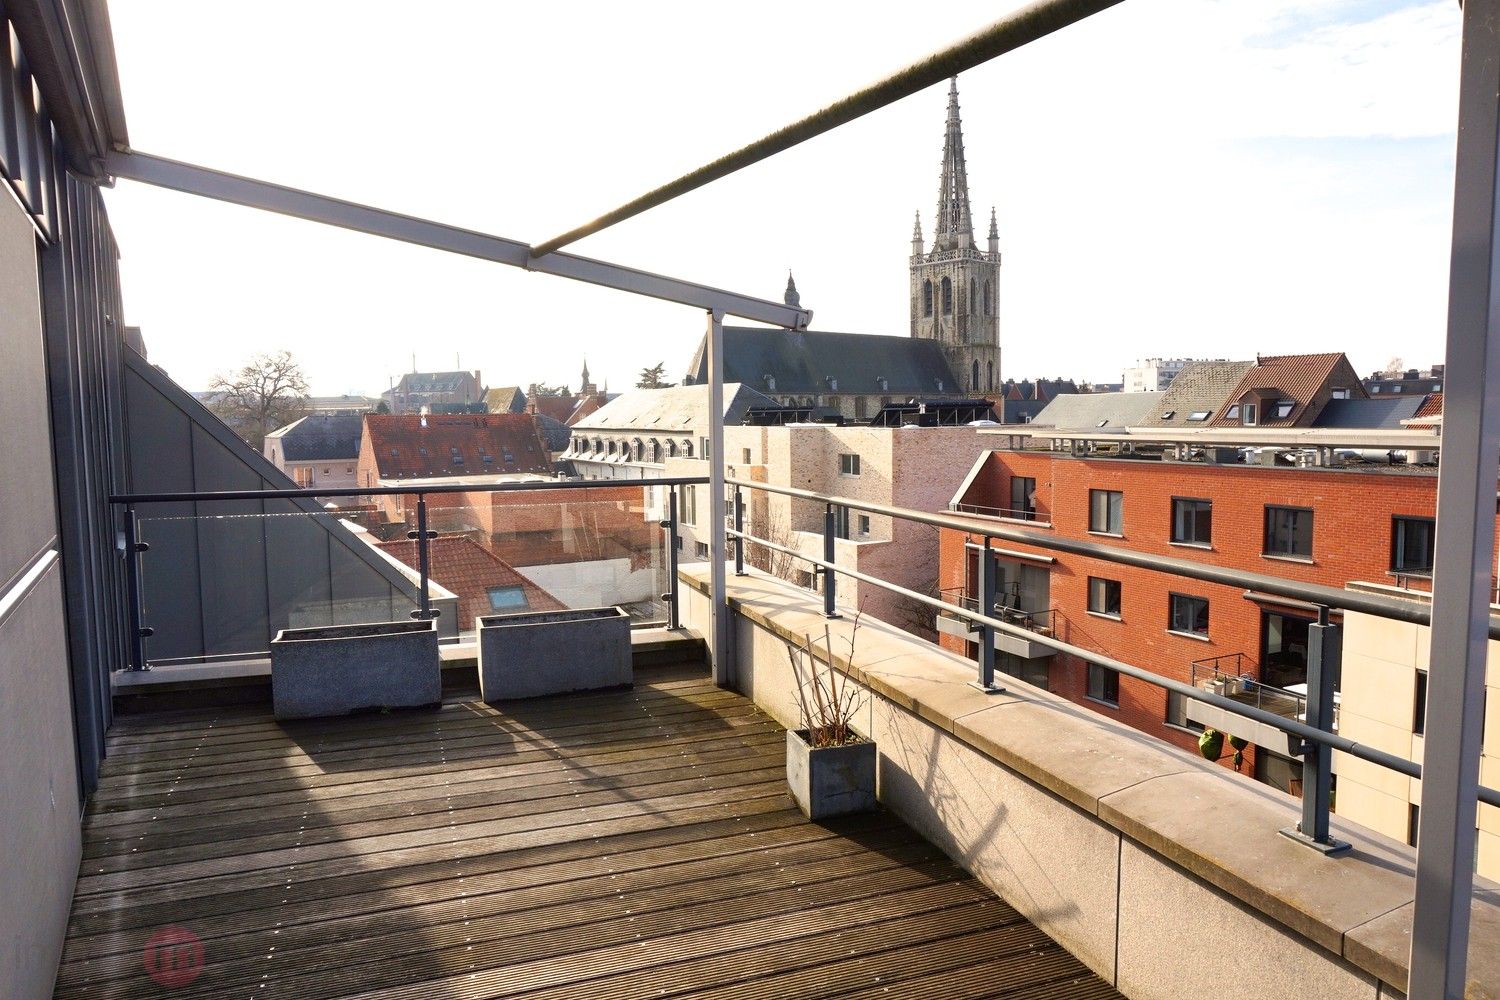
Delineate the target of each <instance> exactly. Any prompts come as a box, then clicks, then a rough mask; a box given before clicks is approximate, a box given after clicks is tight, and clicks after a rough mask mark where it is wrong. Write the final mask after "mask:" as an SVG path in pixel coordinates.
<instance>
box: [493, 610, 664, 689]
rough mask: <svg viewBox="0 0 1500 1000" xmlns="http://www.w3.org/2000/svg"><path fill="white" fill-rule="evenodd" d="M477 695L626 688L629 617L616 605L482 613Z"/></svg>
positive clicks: (630, 676) (629, 676) (629, 681)
mask: <svg viewBox="0 0 1500 1000" xmlns="http://www.w3.org/2000/svg"><path fill="white" fill-rule="evenodd" d="M476 621H477V622H478V626H479V629H478V631H479V693H480V696H481V697H482V698H484V700H485V701H501V700H504V699H508V698H536V697H539V696H541V695H548V694H564V693H566V692H568V691H590V690H594V689H596V688H612V687H629V686H630V685H631V684H632V683H633V682H634V680H635V674H634V671H633V669H632V667H631V661H630V616H629V615H627V614H626V613H625V612H624V611H622V610H621V609H619V608H579V609H574V610H570V611H527V612H522V613H520V614H514V615H484V616H483V617H480V618H478V619H476Z"/></svg>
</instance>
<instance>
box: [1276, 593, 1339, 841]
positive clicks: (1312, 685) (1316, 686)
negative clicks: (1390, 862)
mask: <svg viewBox="0 0 1500 1000" xmlns="http://www.w3.org/2000/svg"><path fill="white" fill-rule="evenodd" d="M1343 651H1344V639H1343V630H1342V629H1341V628H1340V627H1339V626H1337V625H1330V624H1329V623H1328V608H1327V607H1325V606H1319V608H1318V622H1317V624H1316V625H1309V626H1308V627H1307V724H1308V725H1309V726H1312V727H1314V728H1316V729H1321V730H1322V731H1323V732H1325V733H1326V732H1331V731H1332V730H1333V691H1334V682H1335V681H1336V680H1338V675H1339V666H1340V664H1341V663H1342V661H1343ZM1332 784H1333V749H1332V748H1331V747H1328V746H1326V745H1324V744H1322V743H1312V742H1308V743H1304V744H1303V748H1302V819H1301V821H1300V822H1299V823H1298V824H1297V825H1296V826H1295V827H1287V828H1286V829H1285V830H1282V831H1281V832H1282V833H1283V834H1285V835H1286V836H1288V837H1291V838H1292V839H1293V840H1295V841H1297V842H1298V843H1300V844H1306V845H1307V846H1308V847H1311V848H1313V849H1314V850H1318V851H1322V852H1323V853H1324V854H1340V853H1342V852H1344V851H1347V850H1348V849H1349V845H1348V844H1347V843H1345V842H1344V841H1342V840H1335V839H1334V838H1333V837H1331V836H1329V834H1328V813H1329V810H1330V803H1329V793H1330V789H1331V788H1332Z"/></svg>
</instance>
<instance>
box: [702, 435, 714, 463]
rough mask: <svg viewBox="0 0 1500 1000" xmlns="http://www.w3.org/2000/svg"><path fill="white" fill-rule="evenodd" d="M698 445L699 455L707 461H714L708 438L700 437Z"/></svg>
mask: <svg viewBox="0 0 1500 1000" xmlns="http://www.w3.org/2000/svg"><path fill="white" fill-rule="evenodd" d="M698 445H699V447H698V457H699V458H701V459H703V460H705V461H708V462H712V461H713V459H714V456H713V454H712V453H710V452H709V450H708V438H699V439H698Z"/></svg>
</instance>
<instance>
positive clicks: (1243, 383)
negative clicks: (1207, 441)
mask: <svg viewBox="0 0 1500 1000" xmlns="http://www.w3.org/2000/svg"><path fill="white" fill-rule="evenodd" d="M1341 364H1342V365H1343V366H1344V367H1345V368H1346V369H1348V371H1347V373H1346V377H1345V378H1344V380H1343V384H1341V385H1340V386H1339V387H1340V388H1345V389H1349V390H1350V392H1351V394H1353V393H1356V392H1357V393H1358V394H1359V398H1364V396H1365V392H1364V387H1363V385H1362V384H1361V383H1360V380H1359V378H1358V376H1357V375H1355V373H1354V369H1353V368H1352V367H1350V365H1349V360H1348V359H1347V358H1346V357H1344V354H1343V352H1342V351H1334V352H1331V353H1328V354H1280V355H1271V356H1267V357H1260V358H1256V361H1255V364H1254V365H1252V366H1251V367H1250V368H1249V369H1247V370H1246V371H1245V374H1244V376H1243V377H1242V378H1241V379H1240V384H1239V385H1237V386H1235V388H1234V390H1233V391H1232V392H1230V394H1229V402H1230V403H1239V402H1242V401H1243V400H1244V398H1245V396H1246V395H1247V394H1250V393H1253V392H1255V391H1256V390H1271V391H1274V392H1275V393H1277V394H1278V395H1279V396H1280V398H1283V399H1290V400H1292V401H1293V402H1294V403H1295V404H1296V405H1295V406H1294V407H1292V412H1291V413H1290V414H1289V415H1287V416H1286V417H1283V418H1281V419H1277V418H1276V416H1275V414H1274V412H1272V413H1269V414H1268V413H1261V414H1260V419H1259V423H1260V425H1261V426H1278V425H1279V426H1287V427H1290V426H1293V425H1296V424H1298V423H1299V422H1300V421H1301V418H1302V416H1303V412H1304V411H1305V410H1306V409H1307V404H1308V403H1310V402H1312V401H1313V400H1314V399H1315V398H1317V396H1318V393H1319V391H1320V390H1321V389H1322V388H1323V386H1324V385H1325V384H1326V383H1327V382H1328V380H1329V379H1330V378H1332V377H1333V375H1334V373H1335V371H1336V370H1337V369H1338V367H1339V366H1340V365H1341ZM1239 425H1240V421H1239V420H1238V419H1237V418H1231V417H1226V416H1224V415H1223V414H1222V413H1221V414H1220V415H1219V416H1218V418H1217V419H1215V420H1214V421H1213V422H1212V425H1211V426H1214V427H1238V426H1239Z"/></svg>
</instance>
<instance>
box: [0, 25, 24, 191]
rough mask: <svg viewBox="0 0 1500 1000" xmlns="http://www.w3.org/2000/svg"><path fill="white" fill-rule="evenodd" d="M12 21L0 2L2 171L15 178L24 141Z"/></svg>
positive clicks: (0, 148)
mask: <svg viewBox="0 0 1500 1000" xmlns="http://www.w3.org/2000/svg"><path fill="white" fill-rule="evenodd" d="M11 45H12V42H11V37H10V22H9V21H7V20H6V19H5V5H4V4H3V3H0V170H3V171H4V172H5V176H7V177H9V178H10V179H11V180H15V179H16V178H17V177H19V176H20V169H21V141H20V138H19V137H18V135H17V131H16V128H17V126H16V123H17V122H18V121H19V120H20V115H19V113H18V111H19V108H20V102H19V100H18V99H17V98H16V64H15V59H14V58H13V57H12V54H11Z"/></svg>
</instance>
